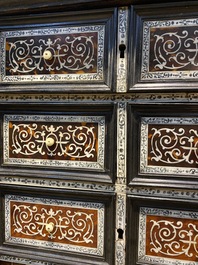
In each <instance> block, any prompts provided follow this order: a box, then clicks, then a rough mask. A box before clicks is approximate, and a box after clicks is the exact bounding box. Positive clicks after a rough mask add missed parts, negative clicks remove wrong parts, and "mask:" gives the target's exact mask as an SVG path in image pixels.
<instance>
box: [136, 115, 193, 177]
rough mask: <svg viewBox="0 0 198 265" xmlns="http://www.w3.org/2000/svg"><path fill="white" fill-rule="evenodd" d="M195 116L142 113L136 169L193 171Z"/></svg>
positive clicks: (183, 173)
mask: <svg viewBox="0 0 198 265" xmlns="http://www.w3.org/2000/svg"><path fill="white" fill-rule="evenodd" d="M197 125H198V119H197V118H182V117H181V118H171V117H148V118H147V117H143V118H142V120H141V154H140V172H141V173H152V174H155V173H156V174H159V173H160V174H182V175H185V174H191V175H197V174H198V170H197V165H198V162H197V161H198V152H197V145H198V130H197Z"/></svg>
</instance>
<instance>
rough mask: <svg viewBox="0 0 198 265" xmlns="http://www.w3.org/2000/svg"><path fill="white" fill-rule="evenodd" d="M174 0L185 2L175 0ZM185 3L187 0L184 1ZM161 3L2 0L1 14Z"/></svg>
mask: <svg viewBox="0 0 198 265" xmlns="http://www.w3.org/2000/svg"><path fill="white" fill-rule="evenodd" d="M193 1H196V0H193ZM174 2H184V1H181V0H174ZM160 3H172V0H161V1H160ZM184 3H185V2H184ZM142 4H144V5H145V4H159V1H158V0H108V1H104V0H62V1H61V0H57V1H54V0H35V1H33V2H31V1H26V0H21V1H18V0H2V1H1V8H0V15H1V16H2V15H11V14H18V15H19V14H24V13H26V14H27V13H44V12H55V11H60V10H62V11H71V10H83V9H85V8H86V10H88V9H93V8H102V7H116V6H117V7H118V6H125V5H142Z"/></svg>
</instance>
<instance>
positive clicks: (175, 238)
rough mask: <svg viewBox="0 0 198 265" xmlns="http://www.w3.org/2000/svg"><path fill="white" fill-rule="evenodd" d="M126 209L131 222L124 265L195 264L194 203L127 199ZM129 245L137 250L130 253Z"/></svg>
mask: <svg viewBox="0 0 198 265" xmlns="http://www.w3.org/2000/svg"><path fill="white" fill-rule="evenodd" d="M170 193H171V191H170ZM170 197H171V196H170ZM129 205H131V207H130V211H131V212H130V218H131V219H129V220H131V221H130V222H129V224H128V233H129V238H130V239H129V240H128V246H127V249H128V251H129V253H131V254H129V253H128V256H130V261H129V263H127V264H151V265H152V264H153V265H154V264H170V265H173V264H182V265H188V264H196V261H197V229H198V221H197V216H198V213H197V202H196V201H193V200H191V201H189V200H188V201H184V200H183V201H182V200H179V199H178V198H177V199H176V200H173V199H172V198H170V199H167V198H159V197H157V196H156V198H153V197H149V196H148V197H147V198H144V199H143V198H142V199H140V198H137V197H136V198H132V197H131V198H130V199H129ZM189 205H190V207H189ZM134 219H135V221H134ZM129 231H130V232H129ZM136 231H138V232H136ZM131 242H133V243H134V244H135V245H136V246H137V248H135V249H133V250H132V248H131V246H132V243H131ZM136 251H137V252H136ZM132 260H133V262H132Z"/></svg>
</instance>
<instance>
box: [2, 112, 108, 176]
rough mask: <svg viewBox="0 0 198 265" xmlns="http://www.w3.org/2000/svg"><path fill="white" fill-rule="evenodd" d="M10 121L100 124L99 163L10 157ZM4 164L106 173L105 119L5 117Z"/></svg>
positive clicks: (89, 117)
mask: <svg viewBox="0 0 198 265" xmlns="http://www.w3.org/2000/svg"><path fill="white" fill-rule="evenodd" d="M9 121H20V122H23V121H32V122H35V123H36V122H42V121H47V122H50V121H51V122H60V121H61V122H71V123H74V122H96V123H98V158H97V162H82V161H64V160H55V161H54V160H43V159H31V158H30V159H28V158H27V159H26V158H10V157H9V146H10V145H9ZM3 132H4V158H3V160H4V163H5V164H6V165H34V166H35V165H36V166H45V167H57V166H58V167H67V168H83V169H97V170H102V171H104V156H105V133H106V132H105V117H104V116H69V115H68V116H57V115H56V116H52V115H45V116H44V115H4V124H3Z"/></svg>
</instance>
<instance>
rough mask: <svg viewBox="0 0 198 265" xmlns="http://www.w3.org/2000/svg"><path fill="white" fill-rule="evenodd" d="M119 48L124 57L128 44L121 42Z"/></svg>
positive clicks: (121, 55) (121, 56)
mask: <svg viewBox="0 0 198 265" xmlns="http://www.w3.org/2000/svg"><path fill="white" fill-rule="evenodd" d="M119 50H120V58H124V51H125V50H126V45H125V44H120V45H119Z"/></svg>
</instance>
